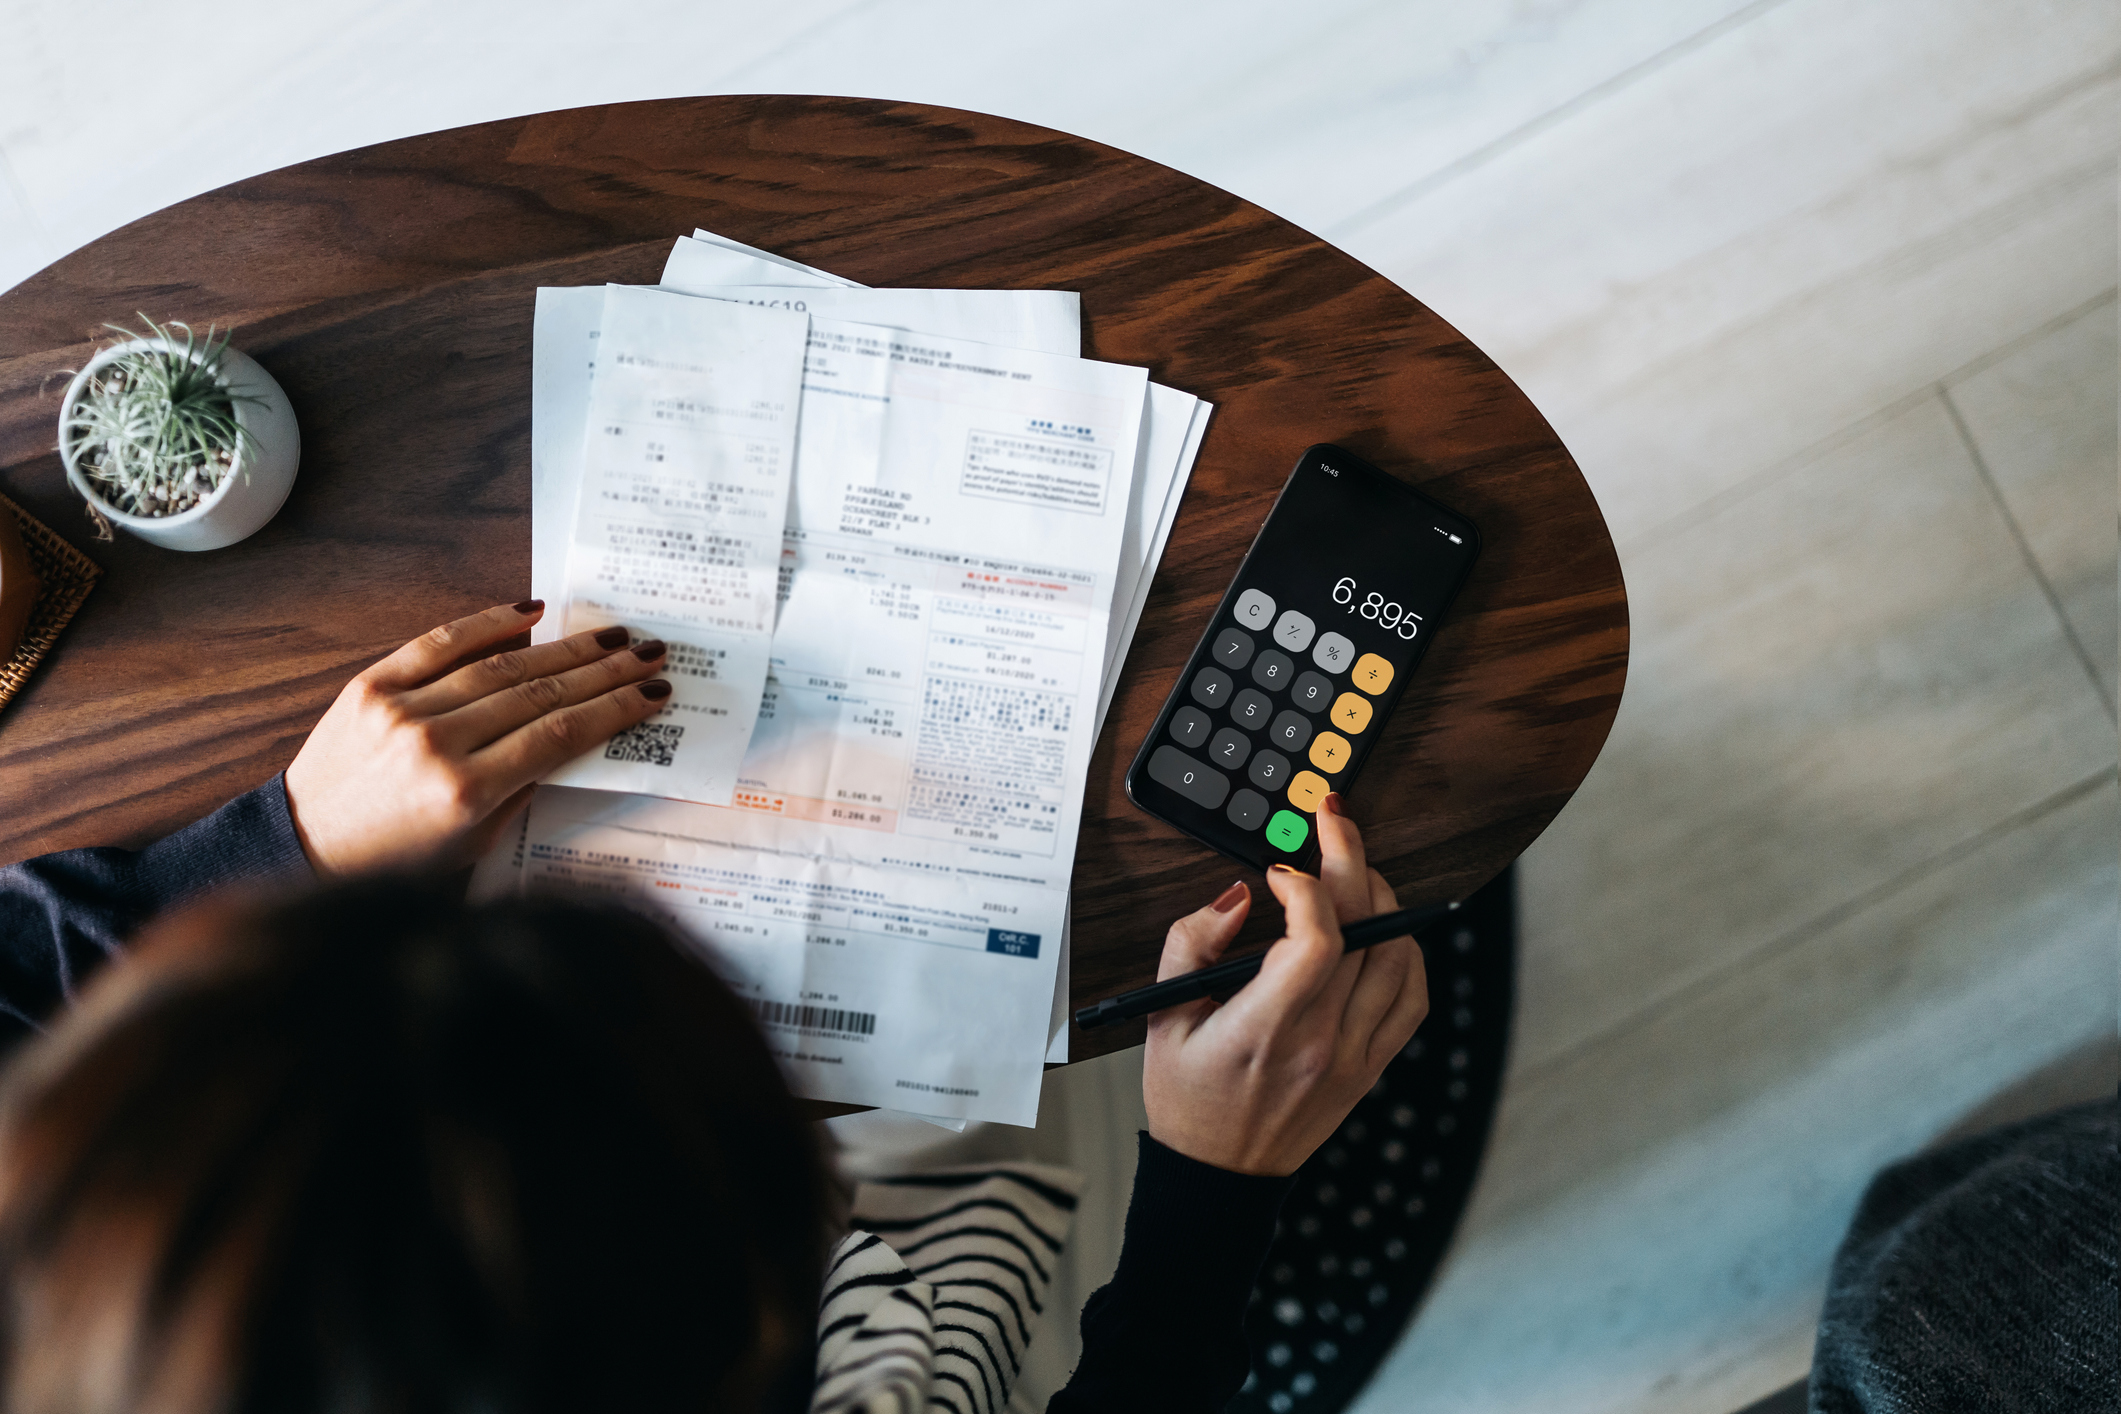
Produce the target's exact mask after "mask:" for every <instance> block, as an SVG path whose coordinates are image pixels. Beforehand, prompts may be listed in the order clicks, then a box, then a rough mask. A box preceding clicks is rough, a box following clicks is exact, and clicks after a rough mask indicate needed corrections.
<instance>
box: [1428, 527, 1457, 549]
mask: <svg viewBox="0 0 2121 1414" xmlns="http://www.w3.org/2000/svg"><path fill="white" fill-rule="evenodd" d="M1429 529H1431V530H1433V531H1435V532H1436V533H1437V534H1438V535H1441V536H1442V537H1443V538H1444V539H1446V540H1448V541H1450V542H1451V543H1452V544H1453V545H1463V544H1465V543H1466V542H1465V541H1464V540H1462V539H1460V538H1459V537H1458V536H1456V535H1453V534H1452V533H1451V532H1450V531H1448V530H1445V529H1444V528H1443V527H1442V526H1440V525H1432V526H1430V527H1429Z"/></svg>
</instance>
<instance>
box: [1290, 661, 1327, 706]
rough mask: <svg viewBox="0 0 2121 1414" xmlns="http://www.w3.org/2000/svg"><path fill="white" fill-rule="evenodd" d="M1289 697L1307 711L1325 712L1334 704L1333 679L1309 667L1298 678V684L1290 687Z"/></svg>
mask: <svg viewBox="0 0 2121 1414" xmlns="http://www.w3.org/2000/svg"><path fill="white" fill-rule="evenodd" d="M1289 697H1290V699H1291V700H1292V701H1294V702H1295V703H1296V705H1297V706H1299V707H1301V708H1303V709H1304V710H1305V711H1306V712H1323V711H1325V710H1326V709H1327V708H1328V707H1331V706H1332V705H1333V683H1332V680H1331V679H1329V678H1327V677H1326V676H1325V675H1323V674H1321V673H1314V672H1311V671H1309V670H1308V669H1307V670H1306V671H1305V672H1303V673H1302V674H1301V675H1300V676H1299V677H1298V678H1297V679H1296V686H1295V687H1293V688H1291V689H1289Z"/></svg>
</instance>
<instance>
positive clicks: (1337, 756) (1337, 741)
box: [1311, 732, 1355, 775]
mask: <svg viewBox="0 0 2121 1414" xmlns="http://www.w3.org/2000/svg"><path fill="white" fill-rule="evenodd" d="M1354 754H1355V748H1354V747H1352V746H1350V745H1348V739H1347V738H1346V737H1344V736H1342V735H1340V734H1339V733H1338V732H1320V733H1319V734H1318V735H1317V736H1314V737H1312V738H1311V764H1312V765H1314V766H1316V767H1317V768H1318V769H1319V770H1321V771H1324V772H1325V773H1326V774H1327V775H1331V774H1333V772H1335V771H1338V770H1339V769H1340V768H1341V767H1343V766H1345V765H1347V764H1348V758H1349V757H1351V756H1353V755H1354Z"/></svg>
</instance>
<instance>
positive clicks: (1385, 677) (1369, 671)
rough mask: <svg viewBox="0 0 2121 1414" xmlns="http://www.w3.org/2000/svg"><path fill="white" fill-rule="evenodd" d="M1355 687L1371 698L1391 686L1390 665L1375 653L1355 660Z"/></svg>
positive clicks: (1366, 654)
mask: <svg viewBox="0 0 2121 1414" xmlns="http://www.w3.org/2000/svg"><path fill="white" fill-rule="evenodd" d="M1355 685H1356V686H1357V687H1359V688H1361V689H1362V690H1363V691H1364V692H1367V693H1369V694H1370V695H1371V696H1372V697H1375V696H1377V694H1378V693H1380V692H1383V691H1384V690H1385V689H1386V688H1388V687H1390V686H1391V685H1392V665H1391V664H1390V663H1389V662H1387V661H1386V660H1385V659H1383V658H1380V657H1378V656H1377V655H1376V654H1375V653H1365V654H1363V655H1362V656H1361V657H1360V658H1357V659H1356V660H1355Z"/></svg>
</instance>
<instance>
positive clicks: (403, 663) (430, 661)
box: [361, 599, 545, 692]
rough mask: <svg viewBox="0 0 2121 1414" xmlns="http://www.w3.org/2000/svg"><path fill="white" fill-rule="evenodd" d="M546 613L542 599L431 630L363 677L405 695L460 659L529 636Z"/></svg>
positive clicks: (499, 608)
mask: <svg viewBox="0 0 2121 1414" xmlns="http://www.w3.org/2000/svg"><path fill="white" fill-rule="evenodd" d="M544 612H545V601H544V600H542V599H525V600H524V601H523V602H522V603H520V604H501V605H498V606H496V607H494V608H491V609H487V610H485V611H484V612H483V613H477V614H472V615H470V616H469V617H467V618H461V619H457V620H455V621H453V622H451V623H446V624H443V625H442V626H441V627H440V628H431V629H429V630H428V631H427V632H425V633H423V634H421V635H420V636H419V637H418V638H415V639H414V640H413V641H412V642H410V643H408V644H406V645H405V646H404V647H403V648H400V649H399V650H398V651H397V652H395V653H393V654H391V655H390V656H389V657H388V658H385V659H384V660H383V661H382V662H380V663H377V664H376V665H375V666H374V667H372V668H370V669H368V671H366V672H364V673H362V674H361V677H362V678H365V679H366V680H367V681H368V684H369V685H370V686H371V687H380V688H387V689H389V690H390V691H393V692H403V691H405V690H406V689H408V688H414V687H418V686H419V685H420V684H422V683H424V682H427V681H429V680H430V679H433V678H436V677H439V676H440V675H441V674H443V673H444V672H446V671H448V670H449V668H450V667H451V666H453V665H454V664H455V663H457V662H458V661H459V660H460V659H463V658H466V657H469V656H470V655H471V654H473V653H478V652H482V651H483V650H485V649H488V648H491V647H493V646H494V645H495V644H496V643H501V642H504V641H505V640H507V639H510V638H513V637H515V636H516V635H517V634H519V633H524V632H527V631H528V630H529V628H530V626H531V625H532V624H534V623H536V622H537V621H538V619H539V617H540V616H542V615H543V614H544Z"/></svg>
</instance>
